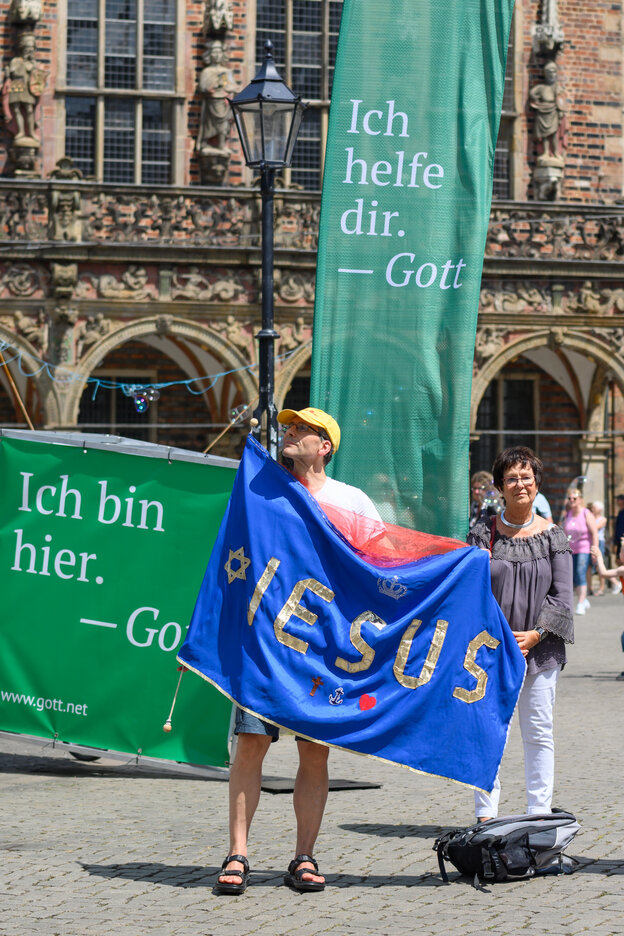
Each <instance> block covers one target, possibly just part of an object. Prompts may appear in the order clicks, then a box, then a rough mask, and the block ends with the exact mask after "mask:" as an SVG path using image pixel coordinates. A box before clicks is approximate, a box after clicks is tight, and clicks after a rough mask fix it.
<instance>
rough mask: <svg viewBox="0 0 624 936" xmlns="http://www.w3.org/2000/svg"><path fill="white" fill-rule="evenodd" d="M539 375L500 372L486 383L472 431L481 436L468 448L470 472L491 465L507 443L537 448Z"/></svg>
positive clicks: (508, 444) (487, 467) (487, 468)
mask: <svg viewBox="0 0 624 936" xmlns="http://www.w3.org/2000/svg"><path fill="white" fill-rule="evenodd" d="M538 380H539V378H538V377H537V376H532V375H523V376H518V377H516V376H512V375H509V374H501V375H499V376H498V377H497V378H496V379H495V380H493V381H492V383H491V384H490V385H489V387H488V388H487V390H486V391H485V393H484V394H483V397H482V398H481V403H480V404H479V410H478V412H477V426H476V430H475V432H476V433H477V434H480V438H479V439H478V440H477V441H476V442H473V443H472V445H471V448H470V473H471V474H472V473H473V472H475V471H480V470H481V469H485V470H486V471H489V469H490V466H491V465H492V463H493V462H494V459H495V458H496V456H497V455H498V453H499V452H502V450H503V449H505V448H507V447H508V446H510V445H528V447H529V448H532V449H533V450H534V451H537V435H536V431H537V429H538V428H539V425H538V419H539V415H538V414H539V384H538Z"/></svg>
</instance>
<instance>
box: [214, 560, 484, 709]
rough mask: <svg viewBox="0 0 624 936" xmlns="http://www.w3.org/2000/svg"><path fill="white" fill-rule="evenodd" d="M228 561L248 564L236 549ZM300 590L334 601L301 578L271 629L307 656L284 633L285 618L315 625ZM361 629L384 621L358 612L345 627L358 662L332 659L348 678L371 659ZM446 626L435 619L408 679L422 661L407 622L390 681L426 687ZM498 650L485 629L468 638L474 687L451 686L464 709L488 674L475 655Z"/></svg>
mask: <svg viewBox="0 0 624 936" xmlns="http://www.w3.org/2000/svg"><path fill="white" fill-rule="evenodd" d="M234 558H237V559H238V560H239V561H240V562H241V563H242V561H243V560H244V561H245V562H247V564H249V560H248V559H246V558H245V557H244V554H243V552H242V548H241V549H240V550H238V551H237V552H236V553H232V551H231V550H230V560H228V563H230V562H231V560H232V559H234ZM279 566H280V560H279V559H276V558H275V556H272V557H271V558H270V559H269V561H268V563H267V565H266V568H265V569H264V570H263V572H262V575H261V576H260V578H259V579H258V583H257V584H256V587H255V588H254V592H253V595H252V597H251V600H250V602H249V608H248V611H247V620H248V623H249V624H250V625H252V624H253V623H254V621H255V618H256V615H257V612H258V611H259V608H260V605H261V604H262V603H263V602H264V601H265V596H266V594H267V592H268V591H269V590H270V588H271V586H272V584H273V581H274V579H275V576H276V573H277V571H278V569H279ZM246 567H247V566H245V568H246ZM233 575H234V577H240V568H239V569H238V570H237V572H236V573H233ZM283 584H284V583H282V587H283ZM306 591H307V592H310V593H311V594H312V595H315V596H316V597H317V598H320V599H321V600H322V601H325V602H327V603H328V604H330V603H331V602H332V601H333V600H334V597H335V596H334V592H333V591H332V590H331V589H330V588H328V586H327V585H323V583H322V582H318V581H317V580H316V579H313V578H307V579H302V580H301V581H299V582H297V583H296V584H295V586H294V587H293V588H292V590H291V592H290V594H289V596H288V598H287V599H286V602H285V603H284V605H283V606H282V608H281V610H280V611H279V613H278V615H277V617H276V618H275V620H274V622H273V629H274V633H275V637H276V638H277V640H278V641H279V642H280V643H281V644H283V645H284V646H285V647H288V648H289V649H290V650H295V651H296V652H297V653H301V654H303V655H305V654H306V653H307V652H308V648H309V644H308V642H307V641H306V640H302V639H301V638H300V637H297V636H296V635H295V634H292V633H289V632H288V631H287V630H286V629H285V628H286V625H287V624H288V623H289V621H291V618H298V619H299V620H300V621H303V622H304V623H305V624H308V625H309V626H310V627H314V626H315V625H316V623H317V620H318V614H316V613H315V612H314V611H311V610H310V609H309V608H306V607H305V605H304V604H302V603H301V602H302V601H303V600H304V595H305V592H306ZM364 625H368V626H369V627H370V628H371V633H373V634H374V631H375V630H377V631H383V630H384V629H385V628H386V627H387V626H388V624H387V622H386V621H384V620H383V618H381V617H379V615H377V614H376V613H375V612H373V611H362V613H361V614H358V615H357V616H356V617H355V619H354V620H353V622H352V623H351V627H350V630H349V641H350V644H351V646H352V647H353V650H354V651H356V652H357V653H358V654H359V658H357V659H353V660H349V659H345V658H343V657H340V656H339V657H336V659H335V660H334V666H335V667H336V669H339V670H342V671H343V672H346V673H350V674H352V673H362V672H365V671H366V670H368V669H370V667H371V665H372V663H373V661H374V659H375V650H374V647H372V646H371V645H370V644H369V643H367V641H366V640H365V639H364V637H363V636H362V627H363V626H364ZM449 626H450V625H449V622H448V621H444V620H442V619H439V620H437V621H436V624H435V627H434V629H433V633H432V635H431V638H430V639H429V646H428V648H427V652H426V655H425V659H424V661H423V663H422V664H421V666H420V672H418V674H417V675H412V674H411V673H409V672H407V670H408V669H410V668H412V667H413V663H414V662H415V660H416V659H417V658H418V657H420V658H421V659H422V653H423V651H424V647H420V648H419V649H415V648H414V649H413V644H414V640H415V638H416V635H417V633H418V632H419V631H421V628H422V627H423V622H422V621H421V620H420V619H418V618H414V619H413V620H412V621H411V622H410V624H408V626H407V628H406V629H405V631H404V632H403V634H402V635H401V638H400V640H399V646H398V648H397V652H396V657H395V660H394V664H393V667H392V671H393V673H394V677H395V679H396V681H397V682H398V683H399V684H400V685H401V686H403V687H404V688H405V689H410V690H416V689H420V688H421V687H422V686H426V685H427V683H429V682H431V680H432V678H433V675H434V673H435V671H436V667H437V665H438V662H439V660H440V656H441V654H442V653H443V650H444V643H445V637H446V633H447V630H448V628H449ZM423 630H424V628H423ZM499 646H500V640H498V639H497V638H496V637H494V636H492V634H489V633H488V632H487V631H486V630H483V631H481V632H480V633H479V634H477V636H476V637H473V638H472V639H471V640H470V642H469V644H468V647H467V649H466V653H465V656H464V661H463V669H464V670H466V672H468V673H469V674H470V675H471V676H472V677H474V679H475V680H476V686H475V687H474V688H473V689H465V688H463V687H461V686H457V685H456V686H455V688H454V689H453V691H452V696H453V698H455V699H457V700H458V701H460V702H464V703H466V704H468V705H470V704H472V703H474V702H479V701H481V700H482V699H483V698H484V697H485V694H486V690H487V683H488V674H487V672H486V671H485V670H484V669H483V667H481V666H479V665H478V663H477V662H476V657H477V653H478V651H479V650H480V649H481V647H487V648H488V649H489V650H496V649H497V648H498V647H499ZM410 657H412V665H411V666H410V665H409V662H410ZM455 677H457V674H455ZM320 685H322V680H320V677H318V676H317V677H315V678H314V679H313V680H312V686H313V688H312V691H311V692H310V695H312V696H313V695H314V694H315V692H316V690H317V688H318V687H319V686H320ZM451 685H453V683H451ZM342 695H343V690H342V688H341V689H339V690H336V693H335V694H332V695H330V696H329V701H330V703H331V704H332V705H339V704H340V703H341V702H342Z"/></svg>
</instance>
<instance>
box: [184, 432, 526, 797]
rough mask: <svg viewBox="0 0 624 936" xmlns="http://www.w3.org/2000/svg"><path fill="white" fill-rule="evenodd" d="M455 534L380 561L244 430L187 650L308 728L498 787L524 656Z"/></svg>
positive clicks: (475, 559)
mask: <svg viewBox="0 0 624 936" xmlns="http://www.w3.org/2000/svg"><path fill="white" fill-rule="evenodd" d="M432 539H433V540H436V539H437V538H435V537H433V538H432ZM439 542H440V544H447V543H448V541H444V540H441V539H440V540H439ZM457 545H458V546H459V548H454V549H452V551H450V552H448V551H447V552H444V553H442V554H439V555H428V556H426V557H425V558H421V559H419V560H417V561H412V562H408V563H403V564H397V565H395V566H389V565H388V564H387V563H383V564H377V565H375V564H373V563H371V562H370V561H369V560H368V559H367V558H366V556H365V555H363V554H362V553H361V552H360V551H358V550H357V549H355V548H354V547H353V546H351V545H350V544H349V543H348V542H347V541H346V540H345V538H344V537H343V536H342V534H341V533H340V532H339V531H338V530H337V529H336V527H334V526H333V525H332V524H331V522H330V521H329V519H328V517H327V516H326V514H325V513H324V512H323V510H322V509H321V507H320V506H319V504H318V503H317V501H316V500H315V499H314V498H313V497H312V496H311V495H310V494H309V492H308V491H307V490H306V488H305V487H304V486H303V485H302V484H300V483H299V482H298V481H297V480H296V479H295V478H294V476H293V475H291V474H290V473H289V472H288V471H287V470H286V469H285V468H283V467H281V466H280V465H278V464H276V463H275V462H274V461H272V460H271V458H270V457H269V455H268V453H267V452H266V450H265V449H264V448H262V446H260V445H259V444H258V443H257V442H256V441H255V440H254V439H253V438H251V437H249V439H248V442H247V446H246V448H245V451H244V453H243V458H242V460H241V464H240V468H239V471H238V474H237V477H236V481H235V483H234V488H233V491H232V496H231V499H230V502H229V504H228V507H227V510H226V513H225V517H224V519H223V522H222V525H221V529H220V531H219V535H218V537H217V541H216V543H215V545H214V548H213V551H212V555H211V558H210V562H209V565H208V569H207V571H206V575H205V577H204V581H203V584H202V587H201V591H200V593H199V597H198V600H197V604H196V607H195V612H194V614H193V619H192V622H191V625H190V628H189V631H188V635H187V638H186V641H185V643H184V645H183V646H182V648H181V650H180V652H179V656H178V659H179V661H180V663H182V664H184V665H185V666H187V667H188V668H189V669H191V670H193V671H194V672H196V673H198V674H199V675H200V676H203V677H204V678H205V679H207V680H208V681H209V682H211V683H213V684H214V685H215V686H217V688H219V689H220V690H221V691H222V692H223V693H225V694H226V695H227V696H229V697H230V698H231V699H232V700H234V701H235V702H236V703H237V704H238V705H240V706H241V707H242V708H244V709H246V710H247V711H250V712H252V713H253V714H255V715H258V716H260V717H261V718H263V719H265V720H266V721H270V722H273V723H274V724H276V725H280V726H282V727H285V728H289V729H292V730H293V731H296V732H297V734H299V735H301V736H303V737H307V738H310V739H312V740H315V741H320V742H323V743H326V744H329V745H332V746H336V747H341V748H346V749H348V750H350V751H355V752H358V753H361V754H368V755H369V756H373V757H378V758H382V759H384V760H388V761H393V762H395V763H397V764H402V765H404V766H406V767H410V768H412V769H413V770H417V771H422V772H424V773H428V774H433V775H436V776H441V777H447V778H449V779H452V780H456V781H458V782H460V783H465V784H467V785H469V786H473V787H476V788H478V789H482V790H487V791H491V789H492V786H493V784H494V779H495V777H496V772H497V770H498V766H499V764H500V761H501V758H502V755H503V750H504V747H505V743H506V739H507V732H508V728H509V722H510V720H511V717H512V715H513V712H514V709H515V706H516V702H517V698H518V694H519V691H520V688H521V686H522V681H523V679H524V673H525V663H524V658H523V656H522V653H521V652H520V650H519V648H518V646H517V643H516V641H515V639H514V637H513V635H512V633H511V630H510V628H509V626H508V624H507V622H506V621H505V618H504V617H503V614H502V612H501V610H500V608H499V607H498V604H497V603H496V601H495V600H494V598H493V596H492V592H491V588H490V570H489V557H488V554H487V553H486V552H485V551H483V550H479V549H476V548H473V547H464V546H463V545H459V544H457ZM441 548H442V547H441ZM444 548H445V549H448V545H445V546H444Z"/></svg>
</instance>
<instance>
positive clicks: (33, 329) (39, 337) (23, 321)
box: [11, 309, 48, 355]
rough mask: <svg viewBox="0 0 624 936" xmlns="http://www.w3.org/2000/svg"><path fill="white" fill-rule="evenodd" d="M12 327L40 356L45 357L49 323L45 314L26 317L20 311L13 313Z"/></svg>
mask: <svg viewBox="0 0 624 936" xmlns="http://www.w3.org/2000/svg"><path fill="white" fill-rule="evenodd" d="M11 325H12V327H14V328H15V331H16V332H17V334H18V335H22V337H24V338H25V339H26V341H29V342H30V343H31V345H32V346H33V348H34V349H35V350H36V351H37V352H38V354H40V355H43V354H44V353H45V351H46V348H47V341H48V339H47V322H46V316H45V313H44V312H37V313H36V314H35V315H24V313H23V312H20V311H19V309H18V310H17V311H15V312H14V313H13V322H12V323H11Z"/></svg>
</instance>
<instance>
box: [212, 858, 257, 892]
mask: <svg viewBox="0 0 624 936" xmlns="http://www.w3.org/2000/svg"><path fill="white" fill-rule="evenodd" d="M231 861H240V863H241V864H242V866H243V870H242V871H237V870H236V869H235V868H232V869H231V870H229V871H226V870H225V869H226V867H227V865H229V863H230V862H231ZM225 875H227V876H228V877H239V878H240V884H232V883H229V882H226V881H223V882H221V881H219V878H217V883H216V884H215V891H216V893H217V894H244V893H245V890H246V888H247V881H248V879H249V862H248V861H247V859H246V858H245V856H244V855H228V856H227V858H226V859H225V861H224V862H223V864H222V865H221V874H220V875H219V877H220V878H222V877H225Z"/></svg>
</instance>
